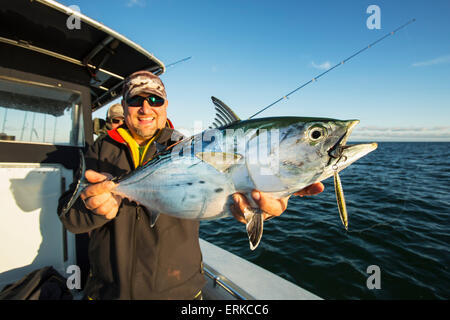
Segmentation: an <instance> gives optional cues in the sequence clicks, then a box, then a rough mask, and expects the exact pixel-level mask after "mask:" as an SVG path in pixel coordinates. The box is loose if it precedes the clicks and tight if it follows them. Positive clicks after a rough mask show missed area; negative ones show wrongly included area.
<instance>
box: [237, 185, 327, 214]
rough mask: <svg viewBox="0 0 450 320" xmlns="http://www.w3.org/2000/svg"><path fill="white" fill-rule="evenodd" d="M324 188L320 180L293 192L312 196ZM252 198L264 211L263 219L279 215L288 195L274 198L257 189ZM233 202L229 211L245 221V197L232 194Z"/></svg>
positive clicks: (284, 207)
mask: <svg viewBox="0 0 450 320" xmlns="http://www.w3.org/2000/svg"><path fill="white" fill-rule="evenodd" d="M324 189H325V187H324V185H323V184H322V182H317V183H314V184H312V185H310V186H307V187H306V188H304V189H302V190H300V191H298V192H296V193H294V195H295V196H300V197H303V196H312V195H316V194H319V193H321V192H322V191H323V190H324ZM252 198H253V200H255V202H256V203H257V204H258V206H259V208H260V209H261V210H262V211H264V212H265V213H264V216H263V218H264V220H265V219H268V218H273V217H274V216H279V215H281V214H282V213H283V212H284V211H285V210H286V208H287V204H288V200H289V198H290V196H288V197H285V198H281V199H275V198H274V197H272V196H271V195H270V194H269V193H265V192H260V191H258V190H253V191H252ZM233 200H234V204H233V205H231V212H232V213H233V216H234V217H235V218H236V220H238V221H239V222H242V223H246V221H245V219H244V211H245V209H246V208H247V207H249V206H250V204H249V203H248V201H247V199H246V197H245V196H244V195H243V194H240V193H235V194H234V195H233Z"/></svg>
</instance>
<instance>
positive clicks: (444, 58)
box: [412, 55, 450, 67]
mask: <svg viewBox="0 0 450 320" xmlns="http://www.w3.org/2000/svg"><path fill="white" fill-rule="evenodd" d="M449 62H450V55H446V56H441V57H437V58H435V59H432V60H427V61H421V62H414V63H413V64H412V66H413V67H427V66H432V65H435V64H441V63H449Z"/></svg>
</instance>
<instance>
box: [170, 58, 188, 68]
mask: <svg viewBox="0 0 450 320" xmlns="http://www.w3.org/2000/svg"><path fill="white" fill-rule="evenodd" d="M190 58H192V57H187V58H184V59H181V60H178V61H175V62H172V63H170V64H168V65H166V69H167V68H169V67H172V66H174V65H176V64H177V63H181V62H184V61H187V60H189V59H190Z"/></svg>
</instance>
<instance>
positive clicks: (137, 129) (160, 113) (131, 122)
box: [122, 94, 168, 144]
mask: <svg viewBox="0 0 450 320" xmlns="http://www.w3.org/2000/svg"><path fill="white" fill-rule="evenodd" d="M140 96H142V97H148V96H149V95H148V94H141V95H140ZM167 105H168V101H167V100H165V101H164V104H163V105H162V106H160V107H152V106H150V104H149V103H148V101H147V100H144V101H143V103H142V105H141V106H138V107H131V106H128V105H127V103H126V102H125V101H123V100H122V106H123V109H124V113H125V114H124V115H125V123H126V124H127V126H128V129H129V130H130V132H131V134H132V136H133V138H134V140H136V142H137V143H138V144H141V143H145V142H147V141H148V140H150V139H151V138H152V137H153V136H154V135H155V133H156V131H157V130H158V129H162V128H164V127H165V125H166V121H167Z"/></svg>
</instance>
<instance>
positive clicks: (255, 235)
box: [244, 207, 264, 250]
mask: <svg viewBox="0 0 450 320" xmlns="http://www.w3.org/2000/svg"><path fill="white" fill-rule="evenodd" d="M244 216H245V221H247V224H246V229H247V235H248V240H249V242H250V249H251V250H255V249H256V247H257V246H258V245H259V242H260V241H261V238H262V234H263V226H264V219H263V211H261V209H259V208H252V207H248V208H246V209H245V211H244Z"/></svg>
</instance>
